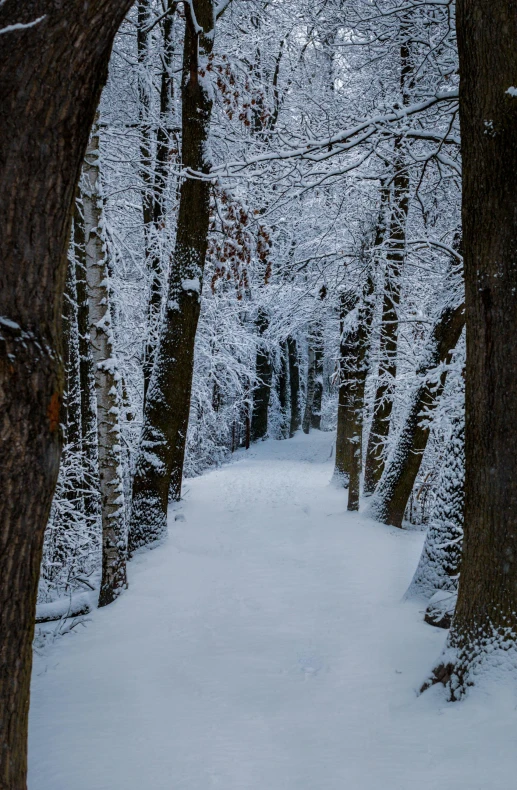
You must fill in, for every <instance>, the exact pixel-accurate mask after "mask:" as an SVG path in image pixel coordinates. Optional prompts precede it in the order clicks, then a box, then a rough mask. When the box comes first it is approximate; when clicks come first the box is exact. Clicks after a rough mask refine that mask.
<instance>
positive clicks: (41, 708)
mask: <svg viewBox="0 0 517 790" xmlns="http://www.w3.org/2000/svg"><path fill="white" fill-rule="evenodd" d="M333 439H334V437H333V434H325V433H320V432H318V431H315V432H314V433H312V434H311V435H310V436H309V437H306V436H304V435H302V434H300V435H297V436H296V437H295V438H294V439H292V440H290V441H283V442H276V441H267V442H264V443H262V444H260V445H257V446H254V447H253V448H252V449H251V450H250V451H249V452H248V453H244V452H239V453H237V454H236V456H235V461H234V462H233V463H231V464H228V465H227V466H225V467H223V468H221V469H218V470H216V471H213V472H210V473H207V474H205V475H203V476H202V477H200V478H197V479H195V480H189V481H187V484H186V486H185V488H186V491H185V499H184V501H183V502H182V503H181V505H180V506H178V507H177V508H176V509H175V510H171V519H170V535H169V538H168V540H167V542H166V543H165V544H164V545H162V546H160V547H158V548H156V549H155V550H153V551H150V552H149V551H148V552H147V553H144V554H141V555H139V556H137V557H136V558H135V559H134V560H133V561H132V562H131V565H130V574H129V581H130V588H129V590H128V591H127V593H125V594H124V595H123V596H122V597H121V598H120V599H119V600H118V601H117V602H116V603H115V604H113V605H112V606H109V607H107V608H106V609H101V610H98V611H96V612H95V613H94V614H93V615H92V616H91V619H90V621H89V622H87V623H86V627H85V628H82V627H79V628H77V629H75V630H74V631H73V632H72V633H70V634H67V635H66V636H64V637H63V638H61V639H58V640H55V641H54V642H53V644H51V645H50V646H49V647H48V648H47V649H45V651H44V653H43V654H42V655H38V656H36V661H35V667H34V674H33V691H32V702H31V719H30V774H29V790H212V789H214V788H216V789H217V790H415V788H418V790H511V788H513V787H514V786H515V781H516V776H517V750H516V748H515V746H516V737H517V709H516V704H517V700H515V699H514V698H513V697H512V695H508V694H507V693H505V690H504V689H501V690H500V692H499V693H492V694H490V695H489V694H485V693H483V692H482V691H479V692H477V693H476V694H472V695H471V696H470V697H468V698H467V699H466V701H464V702H462V703H452V704H451V703H447V702H445V698H444V694H443V691H442V690H441V688H434V689H432V690H430V691H429V692H426V693H425V694H424V695H422V696H420V697H419V696H417V694H416V689H418V687H419V686H420V684H421V683H422V681H423V680H424V679H425V677H426V675H427V673H428V671H429V669H430V668H431V666H432V665H433V662H434V660H435V659H436V658H437V657H438V656H439V654H440V651H441V648H442V645H443V642H444V639H445V632H444V631H441V630H439V629H435V628H432V627H431V626H428V625H426V624H425V623H424V622H423V620H422V609H423V605H422V604H420V605H419V604H415V603H407V602H402V600H401V599H402V596H403V595H404V592H405V590H406V588H407V586H408V584H409V582H410V580H411V576H412V573H413V571H414V569H415V567H416V564H417V561H418V557H419V553H420V550H421V546H422V542H423V537H424V536H423V533H421V532H416V531H415V532H409V531H401V530H397V529H394V528H390V527H386V526H383V525H380V524H376V523H374V522H372V521H370V520H368V519H367V518H365V517H364V516H362V515H360V514H359V515H358V514H349V513H347V512H346V494H345V492H343V491H342V490H339V489H337V488H336V487H334V486H333V485H330V484H329V481H330V478H331V475H332V458H331V456H332V447H333Z"/></svg>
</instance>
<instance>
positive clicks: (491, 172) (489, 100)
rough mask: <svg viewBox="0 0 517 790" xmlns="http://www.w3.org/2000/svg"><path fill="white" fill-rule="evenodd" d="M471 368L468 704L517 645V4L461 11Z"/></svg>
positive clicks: (485, 3) (458, 685)
mask: <svg viewBox="0 0 517 790" xmlns="http://www.w3.org/2000/svg"><path fill="white" fill-rule="evenodd" d="M457 35H458V48H459V59H460V121H461V132H462V145H461V147H462V159H463V204H462V222H463V249H464V258H465V284H466V323H467V363H466V425H465V461H466V475H465V539H464V549H463V559H462V568H461V577H460V584H459V591H458V603H457V606H456V613H455V616H454V620H453V624H452V628H451V632H450V635H449V641H448V645H447V653H446V654H445V655H444V659H443V661H442V663H441V664H440V665H439V666H438V667H437V669H436V670H435V672H434V675H433V678H432V680H431V681H430V682H433V681H434V682H437V681H441V682H442V683H444V684H446V685H447V687H448V691H449V696H450V698H451V699H458V698H459V697H461V696H462V695H463V694H464V693H465V691H466V689H467V688H468V687H469V686H470V685H472V684H474V682H476V678H479V677H480V674H481V673H482V671H483V667H484V668H485V671H486V672H488V673H490V670H491V668H492V667H494V666H496V665H498V664H499V668H498V671H500V666H501V665H503V666H507V667H511V668H512V669H513V671H515V650H516V649H515V644H516V641H517V549H516V546H517V441H516V435H515V426H516V425H517V364H516V359H515V338H516V337H517V309H516V306H517V305H516V298H517V206H516V203H517V98H516V95H515V94H516V93H517V85H516V75H517V48H516V47H515V41H516V38H517V5H516V3H515V1H514V0H478V2H476V3H472V2H469V0H459V1H458V3H457Z"/></svg>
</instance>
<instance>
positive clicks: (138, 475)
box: [130, 0, 215, 550]
mask: <svg viewBox="0 0 517 790" xmlns="http://www.w3.org/2000/svg"><path fill="white" fill-rule="evenodd" d="M185 18H186V25H185V41H184V54H183V84H182V165H183V172H184V177H183V180H182V183H181V187H180V204H179V213H178V221H177V231H176V247H175V251H174V254H173V256H172V260H171V267H170V276H169V286H168V294H167V300H166V307H165V310H164V319H163V324H162V329H161V334H160V339H159V344H158V348H157V350H156V358H155V363H154V366H153V372H152V375H151V380H150V383H149V390H148V393H147V398H146V402H145V410H144V422H143V428H142V435H141V442H140V450H139V454H138V459H137V463H136V471H135V477H134V480H133V503H132V513H131V529H130V547H131V549H132V550H134V549H135V548H138V547H139V546H142V545H145V544H147V543H150V542H152V541H154V540H156V539H158V538H160V537H161V536H162V535H163V534H164V533H165V530H166V526H167V505H168V500H169V488H170V481H171V475H172V474H173V472H174V474H175V475H176V477H177V479H178V480H179V481H181V476H182V471H183V462H184V451H185V433H186V429H187V426H188V416H189V409H190V396H191V385H192V374H193V370H194V341H195V337H196V329H197V324H198V320H199V312H200V300H201V288H202V282H203V272H204V266H205V257H206V251H207V246H208V228H209V222H210V183H209V180H208V179H203V178H199V177H198V176H197V174H198V173H204V174H207V173H208V172H209V171H210V159H209V149H208V135H209V130H210V119H211V114H212V103H213V99H212V92H211V89H210V85H209V74H208V73H207V67H208V57H209V55H210V53H211V52H212V48H213V43H214V31H215V15H214V5H213V2H212V0H193V2H192V3H189V4H186V5H185ZM180 485H181V482H180Z"/></svg>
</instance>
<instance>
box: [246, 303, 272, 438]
mask: <svg viewBox="0 0 517 790" xmlns="http://www.w3.org/2000/svg"><path fill="white" fill-rule="evenodd" d="M268 325H269V321H268V317H267V315H266V314H265V313H264V312H263V311H260V312H259V315H258V318H257V329H258V332H259V335H260V336H262V335H263V334H264V332H265V331H266V330H267V328H268ZM255 370H256V376H257V384H256V386H255V389H254V391H253V412H252V416H251V441H252V442H256V441H258V440H259V439H265V438H266V437H267V427H268V411H269V397H270V394H271V378H272V374H273V370H272V367H271V360H270V358H269V352H268V350H267V348H266V347H265V346H264V345H263V344H261V343H260V342H259V345H258V348H257V361H256V367H255Z"/></svg>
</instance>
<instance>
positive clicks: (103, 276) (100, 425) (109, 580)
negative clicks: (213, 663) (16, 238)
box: [83, 128, 127, 606]
mask: <svg viewBox="0 0 517 790" xmlns="http://www.w3.org/2000/svg"><path fill="white" fill-rule="evenodd" d="M98 155H99V136H98V131H97V128H95V129H94V131H93V133H92V138H91V141H90V144H89V146H88V150H87V152H86V158H85V161H84V179H83V209H84V230H85V259H86V287H87V292H88V312H89V325H90V343H91V353H92V360H93V370H94V378H95V394H96V402H97V447H98V458H99V482H100V495H101V519H102V578H101V589H100V595H99V606H106V605H107V604H109V603H112V601H114V600H115V599H116V598H117V596H118V595H120V593H121V592H122V591H123V590H124V589H125V588H126V587H127V577H126V557H127V531H126V519H125V508H124V481H123V478H122V455H121V449H122V448H121V438H120V397H119V380H120V374H119V373H118V371H117V366H116V360H115V357H114V352H113V337H112V324H111V314H110V295H109V289H108V271H107V262H106V250H105V247H104V240H103V238H102V198H101V195H100V189H99V187H100V184H99V162H98Z"/></svg>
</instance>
